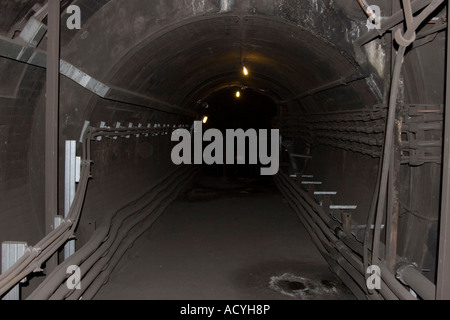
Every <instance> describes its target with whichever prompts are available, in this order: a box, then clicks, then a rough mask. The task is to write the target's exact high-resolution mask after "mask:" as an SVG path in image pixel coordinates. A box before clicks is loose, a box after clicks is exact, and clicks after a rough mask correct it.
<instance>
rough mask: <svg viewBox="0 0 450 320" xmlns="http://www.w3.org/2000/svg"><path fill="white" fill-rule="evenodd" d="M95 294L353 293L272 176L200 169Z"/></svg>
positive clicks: (257, 296)
mask: <svg viewBox="0 0 450 320" xmlns="http://www.w3.org/2000/svg"><path fill="white" fill-rule="evenodd" d="M217 179H222V180H221V182H220V184H218V183H217ZM96 299H108V300H110V299H112V300H116V299H124V300H129V299H131V300H280V299H284V300H294V299H297V300H299V299H305V300H321V299H333V300H338V299H354V297H353V295H352V294H351V293H349V291H348V289H347V288H346V287H344V286H343V285H342V283H341V281H340V280H339V279H338V278H337V277H336V276H335V275H334V274H333V273H332V272H331V271H330V270H329V269H328V265H327V264H326V262H325V260H324V259H323V258H322V256H321V255H320V253H319V252H318V251H317V249H316V248H315V246H314V244H313V243H312V241H311V239H310V238H309V235H308V233H307V232H306V230H305V229H304V227H303V226H302V225H301V224H300V222H299V220H298V218H297V216H296V215H295V213H294V212H293V211H292V210H291V209H290V208H289V206H288V204H287V203H286V201H285V200H284V199H283V198H282V196H281V195H280V194H279V193H278V191H277V190H276V189H275V188H274V187H273V185H272V184H271V183H270V182H268V181H260V180H258V181H255V180H252V179H249V178H247V179H242V178H241V179H235V180H230V179H225V178H212V177H205V176H200V177H199V178H198V179H197V180H196V182H195V184H194V186H193V188H191V189H190V190H188V191H187V192H186V194H185V195H184V196H183V197H182V198H181V199H179V200H178V201H176V202H175V203H174V204H173V205H171V206H170V207H169V209H168V210H167V211H166V212H165V214H164V215H163V216H162V217H161V218H160V219H159V220H158V221H157V222H156V224H155V225H154V227H153V228H152V229H151V230H149V231H148V232H147V233H146V234H144V235H143V236H142V237H141V238H140V239H138V241H136V242H135V244H134V246H133V247H132V248H131V249H130V250H129V251H128V252H127V254H126V255H125V256H124V258H123V259H122V260H121V262H120V263H119V264H118V266H117V267H116V269H115V271H114V273H113V274H112V275H111V278H110V281H109V282H108V283H107V284H106V285H105V286H104V287H103V288H102V289H101V290H100V292H99V293H98V294H97V296H96Z"/></svg>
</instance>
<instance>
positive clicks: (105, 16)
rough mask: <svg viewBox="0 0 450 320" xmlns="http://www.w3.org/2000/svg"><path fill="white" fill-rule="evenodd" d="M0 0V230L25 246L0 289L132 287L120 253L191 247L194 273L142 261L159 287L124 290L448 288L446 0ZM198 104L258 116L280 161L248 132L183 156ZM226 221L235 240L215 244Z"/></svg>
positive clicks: (202, 120) (225, 231) (252, 124)
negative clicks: (231, 146)
mask: <svg viewBox="0 0 450 320" xmlns="http://www.w3.org/2000/svg"><path fill="white" fill-rule="evenodd" d="M368 2H370V3H368ZM0 5H1V7H2V8H3V10H2V12H1V13H0V72H1V74H2V78H1V80H0V120H1V122H0V145H2V149H1V153H0V163H1V166H2V168H4V169H3V170H1V173H0V189H1V191H2V192H1V195H0V199H1V203H2V208H1V209H0V219H1V221H2V223H1V224H0V242H2V243H4V246H3V245H2V249H1V250H2V254H3V253H4V255H5V256H6V255H8V254H9V253H8V252H10V251H9V250H22V249H23V250H24V251H23V252H22V253H21V254H20V256H22V259H21V260H19V261H12V263H10V265H8V266H5V267H4V268H3V270H2V274H1V275H0V296H2V297H3V298H5V297H6V295H7V294H10V290H11V289H12V288H13V287H14V290H16V289H20V290H19V291H20V292H21V297H22V298H23V299H61V300H63V299H80V298H81V297H83V298H84V299H94V298H95V297H96V295H98V296H100V297H101V298H110V299H114V298H117V296H116V297H114V295H113V294H111V293H114V292H122V293H124V292H125V293H126V292H127V290H129V291H130V292H131V291H132V289H130V288H128V289H127V288H121V287H120V285H126V284H130V283H132V281H133V280H132V279H129V278H126V277H124V278H123V281H124V282H122V284H121V280H120V279H122V278H121V277H120V276H119V275H124V274H126V273H127V271H126V270H131V269H127V268H128V267H130V268H131V267H133V266H138V267H139V265H142V266H143V265H145V263H150V262H151V260H152V259H153V258H157V259H156V260H158V259H161V260H160V264H161V265H167V264H168V265H171V264H173V265H183V264H184V263H187V261H188V258H186V257H184V256H183V254H184V252H189V251H190V250H192V252H193V255H194V256H195V258H192V263H193V264H192V265H191V268H192V270H194V269H196V270H203V273H201V272H200V274H198V273H197V274H196V273H195V272H194V271H193V272H192V274H185V278H183V279H182V280H177V279H178V278H177V277H176V276H174V274H178V272H180V270H178V269H176V268H175V267H173V268H172V269H171V268H170V267H169V268H168V269H164V270H162V269H160V268H159V265H158V266H157V265H156V264H154V265H147V267H148V270H152V271H147V273H146V274H145V275H142V276H143V277H144V276H145V277H147V276H149V274H150V275H151V276H152V277H153V278H152V279H153V280H154V281H156V282H157V283H159V286H160V291H158V288H156V289H151V290H153V291H151V290H150V291H147V289H148V288H145V287H142V288H141V289H139V290H141V291H139V290H137V291H135V292H133V295H132V296H133V297H135V298H137V299H139V298H141V299H146V298H149V299H153V298H154V299H158V297H163V298H170V297H172V298H173V297H174V296H173V295H172V296H171V295H170V292H169V291H168V288H169V289H170V288H171V289H172V292H174V291H177V290H178V292H180V293H182V294H184V295H182V296H176V298H185V299H189V298H190V297H193V295H192V294H193V292H194V291H195V290H194V289H192V288H197V287H201V285H203V286H202V287H201V288H203V289H202V290H203V291H202V290H200V292H203V293H204V295H201V294H200V295H198V296H195V297H197V298H200V299H201V298H205V297H206V298H207V297H208V296H211V295H212V292H215V291H214V290H216V291H217V290H220V288H221V287H222V288H224V289H225V290H224V292H225V293H226V294H224V295H223V296H221V295H218V296H216V297H218V298H224V297H231V298H236V297H238V298H245V299H247V298H252V297H253V298H258V297H259V298H261V299H267V298H269V299H271V298H274V299H283V298H284V299H322V298H323V299H329V298H330V294H331V297H332V298H333V297H334V298H340V299H354V298H356V299H386V300H390V299H405V300H408V299H438V298H443V297H448V298H450V293H449V286H448V285H447V283H448V281H447V280H448V276H447V275H446V274H450V272H448V273H446V272H444V271H445V270H447V269H448V268H449V265H450V263H449V262H448V261H447V260H448V257H447V255H446V250H445V249H446V245H447V243H448V239H447V238H448V237H447V236H446V230H447V229H446V228H447V224H448V222H447V221H448V220H447V216H448V214H447V211H446V210H447V205H446V199H447V191H448V190H447V189H448V187H447V183H446V181H447V180H446V178H447V174H446V165H447V162H448V161H447V162H446V161H445V160H446V158H445V157H446V151H447V150H446V148H447V146H446V145H445V143H444V142H445V141H446V140H445V124H446V121H445V120H446V118H445V117H446V77H447V74H446V66H447V64H446V59H447V50H446V46H447V35H446V32H445V31H446V29H447V10H448V8H447V7H448V5H447V2H446V1H443V0H433V1H427V0H415V1H410V0H395V1H390V0H373V1H365V0H355V1H353V0H351V1H350V0H349V1H345V2H344V1H326V0H314V1H313V0H301V1H294V0H275V1H269V0H258V1H250V0H244V1H233V0H220V1H218V0H191V1H175V0H168V1H167V0H165V1H162V0H161V1H160V0H145V1H142V0H128V1H122V0H100V1H98V0H96V1H93V0H65V1H61V2H59V1H56V2H55V1H51V0H49V1H48V2H47V1H45V0H32V1H28V2H26V3H24V2H12V1H8V0H0ZM410 12H412V14H411V15H412V16H410ZM380 16H381V17H380ZM52 18H53V19H52ZM411 20H412V21H413V22H415V23H416V24H417V25H416V24H412V23H411ZM377 22H378V23H379V25H378V26H374V24H376V23H377ZM413 28H414V30H412V29H413ZM408 37H409V38H408ZM55 70H56V71H55ZM52 72H53V73H52ZM52 74H53V75H52ZM52 116H53V118H51V117H52ZM54 117H56V120H55V118H54ZM52 119H53V120H52ZM196 124H197V125H199V124H201V126H202V130H203V132H205V131H208V130H210V129H217V130H218V131H219V132H221V133H222V135H223V136H225V134H226V132H227V130H238V129H242V131H243V132H244V131H245V132H247V133H248V132H250V131H251V130H254V131H255V133H256V136H255V137H256V138H257V139H256V141H258V140H259V139H258V138H261V130H267V132H273V131H276V133H277V138H276V139H274V138H273V136H268V138H267V144H266V145H265V146H266V149H268V150H271V152H272V155H275V154H276V155H277V157H276V162H277V168H278V170H277V172H276V174H269V175H262V174H261V173H262V171H261V170H262V168H264V167H266V166H267V163H265V164H262V163H261V158H259V162H258V163H256V164H251V163H249V162H250V155H251V153H252V150H258V151H260V150H261V144H260V145H259V148H258V149H252V146H251V143H250V141H251V139H250V138H248V137H247V140H245V141H247V142H248V143H247V144H246V145H245V149H244V150H245V151H246V152H245V153H246V155H245V156H244V160H245V161H244V164H237V163H233V164H228V163H215V164H212V165H207V164H205V163H202V162H199V163H196V161H195V159H196V158H195V157H196V156H198V155H199V153H200V154H202V153H203V151H204V150H205V148H206V146H207V144H206V143H205V144H203V145H202V147H200V149H196V147H195V143H194V142H195V141H191V142H192V148H190V150H191V151H192V154H191V155H192V159H190V161H189V163H185V162H183V163H176V161H174V158H173V150H174V147H175V145H176V144H177V143H176V142H177V141H176V140H175V139H174V134H175V133H181V134H183V135H185V137H186V136H187V135H189V136H190V137H195V135H194V133H195V132H196ZM193 140H195V138H193ZM214 141H216V140H214ZM211 142H212V141H211ZM68 143H71V144H68ZM273 147H275V149H274V148H273ZM266 151H267V150H266ZM275 151H276V153H275ZM70 152H72V153H70ZM214 155H217V153H215V154H214ZM238 156H239V155H238ZM260 156H261V155H260ZM267 156H269V154H267ZM225 158H226V157H224V159H225ZM237 158H239V157H235V158H233V159H234V160H236V161H237ZM70 159H72V160H71V161H73V162H70V161H69V160H70ZM272 160H275V159H272ZM77 161H78V162H77ZM69 181H70V183H69ZM165 212H167V214H166V213H165ZM197 213H198V215H197ZM55 218H56V220H55ZM215 219H216V220H215ZM57 221H58V222H57ZM202 223H204V224H202ZM245 226H247V227H248V226H254V227H253V229H252V228H250V229H248V228H247V229H246V228H245ZM256 226H258V227H256ZM170 227H173V229H170ZM184 227H186V228H184ZM177 228H179V229H177ZM296 228H297V229H296ZM211 230H217V231H216V234H214V232H213V231H211ZM189 232H191V233H189ZM219 234H220V235H221V238H220V237H218V236H217V235H219ZM281 235H283V236H281ZM283 237H285V238H283ZM192 239H200V240H198V241H197V242H195V241H194V242H191V240H192ZM239 241H241V242H239ZM25 243H26V245H24V244H25ZM135 243H136V250H137V251H133V250H135V249H133V244H135ZM158 243H160V244H161V246H159V247H158ZM226 243H231V244H233V245H234V246H235V247H236V248H240V251H239V252H237V253H236V255H235V256H233V255H232V254H229V255H227V254H225V253H224V254H223V255H222V256H220V254H219V253H217V252H220V250H219V249H217V248H222V249H223V252H228V251H227V250H228V247H227V246H226V245H225V244H226ZM293 244H296V245H298V247H297V249H300V248H303V249H302V250H304V251H305V255H301V254H299V255H298V256H296V253H295V247H294V245H293ZM304 245H306V246H307V247H302V246H304ZM309 245H310V246H309ZM222 246H223V247H222ZM252 246H253V247H252ZM69 247H70V248H71V249H66V248H69ZM20 248H22V249H20ZM24 248H28V249H24ZM146 248H147V249H148V252H151V253H147V256H145V254H144V253H143V252H146ZM214 248H216V249H214ZM262 248H267V252H265V254H266V260H264V259H263V258H262V256H263V253H262V251H264V250H263V249H262ZM66 250H68V251H67V252H69V251H70V250H72V251H71V253H66ZM139 250H141V251H139ZM171 250H174V252H175V253H174V254H173V255H168V252H172V251H171ZM230 250H231V249H230ZM246 250H247V251H246ZM260 251H261V252H260ZM300 251H301V250H300ZM447 251H448V250H447ZM14 252H16V251H14ZM210 252H216V255H217V257H216V256H215V255H212V254H210ZM297 252H298V250H297ZM139 255H143V256H145V257H144V258H143V259H144V260H139V259H137V257H138V256H139ZM181 258H183V259H184V260H183V259H181ZM164 259H165V260H164ZM179 259H181V260H179ZM271 259H272V260H271ZM3 260H5V258H4V259H3ZM7 260H8V261H9V260H11V259H9V258H8V259H7ZM12 260H14V259H12ZM16 260H18V259H16ZM189 261H190V260H189ZM214 261H215V262H216V264H214V263H213V262H214ZM239 261H241V262H242V263H241V264H239ZM274 261H276V262H274ZM2 262H3V261H2ZM10 262H11V261H10ZM8 263H9V262H8ZM315 263H317V265H315ZM196 264H198V265H196ZM70 266H78V267H79V270H81V271H82V274H81V275H80V277H81V279H80V280H81V283H82V284H83V289H82V290H81V289H78V288H76V287H75V288H74V287H70V286H67V285H66V281H68V278H69V276H70V274H68V273H67V272H66V271H67V270H68V269H67V268H68V267H70ZM217 266H223V270H226V272H228V274H233V277H231V276H230V279H231V280H230V282H229V283H224V282H223V281H222V280H220V281H219V280H218V279H217V278H214V279H213V278H211V274H213V273H214V268H215V267H217ZM314 266H315V267H316V273H314V272H313V270H314ZM372 267H374V268H376V270H381V279H382V281H381V283H382V286H381V288H378V287H377V288H371V287H370V285H369V282H368V278H369V277H370V276H371V275H372V273H368V271H367V270H372V269H370V268H372ZM142 268H144V267H142ZM302 268H305V269H302ZM367 268H369V269H367ZM219 269H220V268H219ZM124 270H125V271H124ZM168 270H169V271H170V270H172V273H170V272H169V271H168ZM255 270H256V271H255ZM275 271H276V273H277V274H274V272H275ZM302 271H303V274H302ZM133 272H136V274H137V273H140V271H139V270H137V271H136V270H135V271H131V274H133ZM224 272H225V271H224ZM308 273H310V274H309V275H310V277H309V278H308V277H305V278H303V277H302V275H305V274H308ZM74 275H75V273H74ZM255 275H256V276H255ZM375 275H377V274H376V273H375ZM25 277H27V279H28V281H25V282H22V283H21V284H19V282H20V281H22V280H23V279H24V278H25ZM195 277H204V278H202V279H201V281H198V282H195V281H193V280H192V278H195ZM208 277H209V278H208ZM150 278H151V277H150ZM224 278H226V279H228V278H227V277H226V276H225V277H224ZM108 279H109V280H110V281H109V282H108ZM161 279H171V280H172V282H170V281H169V282H166V283H163V282H158V281H162V280H161ZM134 281H137V280H136V279H135V280H134ZM208 281H210V284H211V287H212V288H206V287H207V284H208ZM262 282H263V283H265V286H264V288H263V289H260V290H259V291H258V290H257V289H255V288H260V286H261V283H262ZM144 283H146V282H144ZM183 283H184V286H180V285H181V284H183ZM337 283H339V285H337ZM233 284H235V285H236V287H233ZM330 284H332V285H330ZM17 285H18V287H17ZM244 285H245V288H246V289H245V290H244V289H242V286H244ZM163 287H164V289H162V288H163ZM237 288H238V289H237ZM239 288H240V289H242V290H243V291H239V290H240V289H239ZM249 288H252V289H251V290H250V289H249ZM274 288H275V289H274ZM318 288H321V289H322V291H320V292H319V291H317V290H316V289H318ZM334 288H339V290H341V289H342V290H341V291H339V290H338V291H339V292H340V293H338V294H337V293H336V292H337V291H333V290H334ZM246 290H247V291H246ZM266 290H268V291H266ZM324 290H325V291H324ZM327 290H328V291H327ZM336 290H337V289H336ZM274 292H278V293H280V292H281V293H282V295H281V296H277V295H275V294H274ZM286 292H287V294H286ZM292 292H294V294H293V293H292ZM304 292H309V293H310V294H309V295H308V294H307V295H305V294H304ZM108 293H109V294H110V295H109V296H108ZM139 293H140V295H139ZM197 293H198V291H197ZM311 293H312V294H311ZM134 294H137V295H134ZM208 294H209V295H208ZM8 297H9V296H8Z"/></svg>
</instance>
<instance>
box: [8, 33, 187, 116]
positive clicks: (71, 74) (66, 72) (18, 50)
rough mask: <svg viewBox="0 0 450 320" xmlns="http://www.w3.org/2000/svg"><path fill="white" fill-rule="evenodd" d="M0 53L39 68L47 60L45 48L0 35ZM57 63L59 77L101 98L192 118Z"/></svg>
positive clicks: (74, 68) (163, 103)
mask: <svg viewBox="0 0 450 320" xmlns="http://www.w3.org/2000/svg"><path fill="white" fill-rule="evenodd" d="M0 56H2V57H5V58H8V59H13V60H16V61H19V62H23V63H27V64H30V65H33V66H37V67H41V68H46V66H47V59H49V56H48V52H47V53H46V52H45V51H42V50H40V49H36V48H34V47H32V46H24V45H23V44H21V43H19V42H17V41H15V40H11V39H9V38H7V37H4V36H2V35H0ZM59 65H60V66H59V72H60V73H61V74H62V75H63V76H65V77H67V78H68V79H70V80H72V81H74V82H75V83H76V84H78V85H80V86H82V87H83V88H85V89H86V90H89V91H90V92H92V93H94V94H96V95H97V96H99V97H100V98H102V99H106V100H111V101H115V102H123V103H125V104H130V105H135V106H139V107H144V108H151V109H155V110H158V111H162V112H167V113H172V114H181V115H186V116H189V117H195V113H194V112H192V111H191V110H187V109H184V108H181V107H179V106H176V105H172V104H170V103H167V102H164V101H161V100H159V99H157V98H155V97H151V96H148V95H143V94H139V93H136V92H132V91H129V90H126V89H123V88H119V87H116V86H111V85H109V84H106V83H103V82H102V81H100V80H97V79H95V78H94V77H92V76H90V75H89V74H87V73H86V72H84V71H82V70H80V69H79V68H77V67H76V66H74V65H72V64H71V63H69V62H67V61H64V60H62V59H60V61H59Z"/></svg>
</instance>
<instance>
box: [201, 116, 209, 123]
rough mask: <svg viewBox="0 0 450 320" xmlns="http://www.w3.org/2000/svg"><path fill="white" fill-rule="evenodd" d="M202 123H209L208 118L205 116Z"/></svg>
mask: <svg viewBox="0 0 450 320" xmlns="http://www.w3.org/2000/svg"><path fill="white" fill-rule="evenodd" d="M202 122H203V124H205V123H207V122H208V116H204V117H203V120H202Z"/></svg>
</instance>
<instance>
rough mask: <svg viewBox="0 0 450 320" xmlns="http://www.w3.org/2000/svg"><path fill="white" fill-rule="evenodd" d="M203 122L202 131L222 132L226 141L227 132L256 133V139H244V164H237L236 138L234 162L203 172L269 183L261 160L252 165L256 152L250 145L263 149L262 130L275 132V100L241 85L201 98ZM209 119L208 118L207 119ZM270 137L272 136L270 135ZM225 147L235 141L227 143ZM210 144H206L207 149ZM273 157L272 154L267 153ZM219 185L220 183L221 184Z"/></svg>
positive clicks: (213, 166) (216, 165) (276, 111)
mask: <svg viewBox="0 0 450 320" xmlns="http://www.w3.org/2000/svg"><path fill="white" fill-rule="evenodd" d="M199 105H200V106H201V111H198V112H199V114H202V120H204V121H205V123H204V124H203V129H204V130H205V131H206V130H208V129H217V130H219V131H220V132H221V133H222V135H223V137H224V138H226V132H227V130H234V131H236V130H239V129H241V130H243V131H244V132H245V133H247V132H249V131H248V130H252V131H253V130H254V131H255V133H256V135H255V137H256V140H254V141H253V140H251V139H250V137H246V140H245V149H244V151H245V163H244V164H238V163H237V156H238V154H237V139H235V140H233V143H234V144H235V146H234V152H235V157H234V160H235V161H234V163H233V164H230V163H227V162H226V161H224V162H225V163H223V164H213V165H209V166H206V167H204V172H205V173H208V174H211V175H213V176H218V177H226V178H229V179H239V178H254V179H257V178H259V179H257V180H258V181H263V180H266V181H267V180H270V178H269V177H264V176H261V174H260V168H261V167H262V166H263V164H262V163H261V161H260V159H259V158H258V159H257V162H258V163H256V164H251V163H250V152H256V151H257V150H256V149H255V150H253V149H252V148H251V147H250V143H257V144H258V148H257V149H258V150H259V149H260V145H259V143H260V142H259V139H260V138H261V137H260V136H259V132H260V130H265V131H267V132H270V130H272V129H274V126H273V125H274V120H275V117H276V116H277V114H278V107H277V105H276V103H275V102H274V101H273V99H272V98H270V97H268V96H267V95H266V94H264V92H259V91H258V90H255V89H251V88H247V87H245V86H244V85H242V86H231V87H227V88H224V89H221V90H218V91H215V92H214V93H212V94H210V95H209V96H207V97H206V98H203V99H200V102H199ZM205 117H206V118H205ZM268 138H270V135H268ZM224 143H225V144H227V143H232V141H228V140H226V141H224ZM270 143H271V140H270V139H268V141H267V149H268V150H271V149H270V147H271V145H270ZM207 144H208V142H205V144H204V148H205V147H206V145H207ZM226 154H227V153H226V146H224V155H223V156H224V159H226ZM268 155H269V156H270V152H268ZM218 183H220V182H218Z"/></svg>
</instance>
